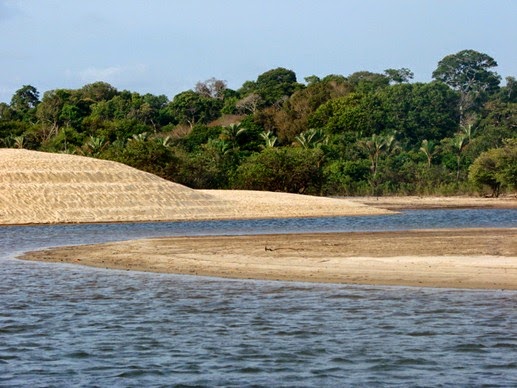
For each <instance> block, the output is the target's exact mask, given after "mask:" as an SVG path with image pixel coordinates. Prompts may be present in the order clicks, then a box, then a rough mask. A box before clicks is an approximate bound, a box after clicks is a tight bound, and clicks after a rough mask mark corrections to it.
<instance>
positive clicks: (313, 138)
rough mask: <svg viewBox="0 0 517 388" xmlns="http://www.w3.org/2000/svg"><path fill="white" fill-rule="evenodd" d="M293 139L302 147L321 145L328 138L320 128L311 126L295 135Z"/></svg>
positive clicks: (326, 142)
mask: <svg viewBox="0 0 517 388" xmlns="http://www.w3.org/2000/svg"><path fill="white" fill-rule="evenodd" d="M295 140H296V141H297V142H298V144H300V145H301V146H302V147H303V148H305V149H308V148H318V147H321V146H322V145H325V144H328V141H329V138H328V136H327V135H325V132H324V131H323V130H322V129H321V128H320V129H315V128H311V129H309V130H307V131H305V132H302V133H300V134H299V135H297V136H295Z"/></svg>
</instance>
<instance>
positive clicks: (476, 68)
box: [433, 50, 501, 119]
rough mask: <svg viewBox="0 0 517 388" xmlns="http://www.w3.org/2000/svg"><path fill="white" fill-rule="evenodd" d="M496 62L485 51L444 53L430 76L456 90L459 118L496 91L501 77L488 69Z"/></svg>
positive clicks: (495, 64) (494, 65)
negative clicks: (445, 54)
mask: <svg viewBox="0 0 517 388" xmlns="http://www.w3.org/2000/svg"><path fill="white" fill-rule="evenodd" d="M496 66H497V62H496V61H495V60H494V59H493V58H492V57H490V56H489V55H487V54H483V53H480V52H477V51H474V50H462V51H460V52H458V53H456V54H451V55H447V56H446V57H445V58H443V59H442V60H441V61H440V62H438V67H437V68H436V70H435V71H434V72H433V78H434V79H436V80H438V81H441V82H444V83H445V84H447V85H449V86H450V87H451V88H453V89H454V90H457V91H458V92H459V93H460V104H459V108H460V115H461V116H460V117H461V119H463V118H464V117H465V115H466V114H467V112H468V111H469V110H471V109H473V108H477V107H478V106H480V104H481V103H482V102H484V101H485V100H486V97H487V96H488V95H490V94H492V93H494V92H496V91H497V89H498V87H499V82H500V80H501V77H500V76H499V75H498V74H497V73H496V72H494V71H491V70H490V69H491V68H493V67H496Z"/></svg>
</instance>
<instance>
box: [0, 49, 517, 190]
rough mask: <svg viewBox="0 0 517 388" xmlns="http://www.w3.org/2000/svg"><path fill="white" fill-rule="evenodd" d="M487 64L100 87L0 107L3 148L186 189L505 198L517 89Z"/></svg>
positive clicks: (23, 91)
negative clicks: (155, 87)
mask: <svg viewBox="0 0 517 388" xmlns="http://www.w3.org/2000/svg"><path fill="white" fill-rule="evenodd" d="M496 66H497V62H496V61H495V60H494V59H493V58H491V57H490V56H489V55H487V54H483V53H479V52H477V51H474V50H463V51H460V52H458V53H456V54H451V55H447V56H446V57H444V58H443V59H441V60H440V61H439V62H438V65H437V68H436V70H435V71H434V72H433V78H434V80H433V81H431V82H427V83H424V82H412V79H413V72H412V71H411V70H410V69H407V68H404V67H401V68H398V69H397V68H390V69H386V70H385V71H384V72H383V73H377V72H372V71H368V70H362V71H356V72H353V73H351V74H349V75H342V74H328V75H324V76H317V75H310V76H308V77H305V83H299V82H298V80H297V76H296V74H295V72H294V71H292V70H289V69H287V68H283V67H277V68H274V69H271V70H268V71H266V72H263V73H262V74H259V75H258V76H257V78H256V79H255V80H248V81H245V82H243V84H242V85H241V87H239V88H237V89H236V90H233V89H230V88H228V85H227V82H226V81H224V80H221V79H218V78H215V77H213V78H209V79H208V80H205V81H199V82H197V83H196V84H195V85H193V87H192V89H189V90H185V91H182V92H180V93H178V94H176V95H175V96H173V97H172V99H170V100H169V98H168V97H167V96H165V95H153V94H150V93H146V94H140V93H137V92H133V91H129V90H118V89H117V88H115V87H114V86H112V85H110V84H108V83H106V82H94V83H90V84H87V85H84V86H83V87H81V88H79V89H54V90H48V91H45V92H44V93H43V96H42V97H41V98H40V93H39V91H38V90H37V89H36V88H35V87H34V86H32V85H23V86H22V87H21V88H20V89H18V90H17V91H16V92H15V93H14V94H13V96H12V99H11V101H10V103H9V104H7V103H0V146H3V147H18V148H28V149H34V150H43V151H48V152H67V153H77V154H81V155H87V156H91V157H96V158H105V159H111V160H116V161H119V162H122V163H126V164H128V165H131V166H134V167H136V168H139V169H142V170H145V171H149V172H152V173H154V174H157V175H159V176H161V177H163V178H166V179H170V180H172V181H175V182H178V183H182V184H185V185H187V186H190V187H195V188H211V189H217V188H224V189H231V188H241V189H254V190H273V191H288V192H296V193H310V194H323V195H366V194H375V195H383V194H420V195H424V194H462V193H474V192H478V193H480V194H483V195H485V194H486V193H487V191H486V190H487V188H488V189H489V190H490V194H493V195H498V194H500V193H511V192H513V191H515V190H516V189H517V187H516V181H517V176H516V171H517V161H516V158H515V143H516V141H517V140H516V138H517V121H516V120H517V119H516V117H517V82H516V81H515V77H514V76H511V75H510V76H507V77H506V84H505V85H503V86H501V85H500V80H501V77H500V76H499V75H498V74H497V73H496V72H495V70H494V68H495V67H496Z"/></svg>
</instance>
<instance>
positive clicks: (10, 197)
mask: <svg viewBox="0 0 517 388" xmlns="http://www.w3.org/2000/svg"><path fill="white" fill-rule="evenodd" d="M385 213H388V211H386V210H382V209H377V208H374V207H369V206H365V205H362V204H360V203H353V202H351V201H348V200H343V199H331V198H320V197H310V196H301V195H295V194H284V193H266V192H249V191H244V192H243V191H237V192H235V191H201V190H192V189H190V188H188V187H185V186H182V185H179V184H176V183H173V182H169V181H166V180H164V179H161V178H159V177H157V176H154V175H152V174H148V173H145V172H142V171H139V170H136V169H134V168H131V167H128V166H125V165H123V164H120V163H115V162H111V161H104V160H98V159H93V158H87V157H82V156H76V155H65V154H50V153H43V152H36V151H28V150H17V149H0V224H6V225H7V224H35V223H74V222H118V221H172V220H206V219H233V218H272V217H310V216H327V215H336V216H337V215H366V214H385Z"/></svg>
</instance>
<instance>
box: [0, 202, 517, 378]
mask: <svg viewBox="0 0 517 388" xmlns="http://www.w3.org/2000/svg"><path fill="white" fill-rule="evenodd" d="M516 226H517V210H432V211H408V212H404V213H403V214H401V215H395V216H372V217H338V218H324V219H303V220H255V221H226V222H222V221H219V222H195V223H186V222H179V223H147V224H99V225H60V226H37V227H28V226H26V227H2V228H0V252H1V253H0V386H2V387H3V386H6V387H17V386H19V387H26V386H31V387H48V386H52V387H69V386H85V387H91V386H101V387H108V386H109V387H112V386H115V387H117V386H120V387H126V386H146V387H147V386H174V385H180V386H365V385H367V386H481V385H488V386H501V387H512V386H517V292H515V291H503V290H493V291H483V290H478V291H467V290H443V289H430V288H411V287H373V286H346V285H325V284H307V283H287V282H267V281H249V280H246V281H240V280H221V279H215V278H203V277H190V276H177V275H166V274H149V273H139V272H125V271H113V270H102V269H95V268H84V267H78V266H73V265H67V264H47V263H35V262H23V261H19V260H16V259H14V256H15V255H16V254H17V253H19V252H21V251H25V250H29V249H38V248H42V247H46V246H56V245H65V244H82V243H91V242H102V241H114V240H123V239H132V238H143V237H155V236H164V235H203V234H243V233H285V232H318V231H320V232H329V231H360V230H361V231H362V230H407V229H417V228H444V227H516Z"/></svg>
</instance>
